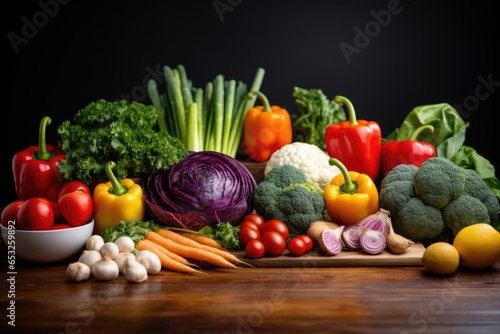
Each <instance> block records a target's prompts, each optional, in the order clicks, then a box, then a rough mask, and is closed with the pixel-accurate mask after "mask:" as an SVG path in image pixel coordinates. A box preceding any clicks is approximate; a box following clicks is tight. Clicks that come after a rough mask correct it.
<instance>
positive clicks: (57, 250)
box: [1, 219, 94, 263]
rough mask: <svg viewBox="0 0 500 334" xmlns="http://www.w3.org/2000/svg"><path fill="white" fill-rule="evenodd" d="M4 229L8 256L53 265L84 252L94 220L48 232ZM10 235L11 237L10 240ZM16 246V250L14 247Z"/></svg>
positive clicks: (3, 233) (3, 227) (3, 234)
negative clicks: (12, 255) (52, 263)
mask: <svg viewBox="0 0 500 334" xmlns="http://www.w3.org/2000/svg"><path fill="white" fill-rule="evenodd" d="M1 228H2V237H3V240H4V242H5V244H6V245H7V255H8V256H10V255H11V254H12V253H11V251H14V252H15V254H16V257H17V258H21V259H23V260H26V261H30V262H38V263H51V262H58V261H62V260H65V259H67V258H69V257H71V256H73V255H75V254H76V253H77V252H79V251H82V250H83V249H84V247H85V242H86V241H87V239H88V238H89V237H90V236H91V235H92V232H93V230H94V219H91V220H90V221H89V222H88V223H86V224H85V225H82V226H78V227H71V228H66V229H60V230H47V231H25V230H12V229H11V230H10V231H9V228H7V227H5V226H3V225H2V226H1ZM9 234H10V235H11V237H10V240H9ZM13 241H15V242H13ZM12 246H15V249H14V248H13V247H12Z"/></svg>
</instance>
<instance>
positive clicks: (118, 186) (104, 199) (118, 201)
mask: <svg viewBox="0 0 500 334" xmlns="http://www.w3.org/2000/svg"><path fill="white" fill-rule="evenodd" d="M114 166H115V163H114V162H113V161H110V162H108V163H107V164H106V166H105V170H106V175H107V176H108V179H109V181H108V182H106V183H100V184H98V185H97V186H96V187H95V188H94V193H93V200H94V213H93V218H94V233H95V234H101V233H102V231H104V230H106V229H108V228H112V227H115V226H116V225H118V224H119V223H120V221H121V220H123V221H125V222H128V221H130V220H132V219H134V220H137V221H140V220H143V219H144V215H145V212H146V204H145V201H144V196H143V191H142V187H141V186H140V185H139V184H137V183H135V182H134V181H133V180H132V179H128V178H125V179H123V180H122V181H121V182H119V181H118V179H117V178H116V176H115V175H114V174H113V171H112V169H113V167H114Z"/></svg>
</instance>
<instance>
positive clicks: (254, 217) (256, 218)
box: [243, 213, 266, 230]
mask: <svg viewBox="0 0 500 334" xmlns="http://www.w3.org/2000/svg"><path fill="white" fill-rule="evenodd" d="M248 221H250V222H254V223H255V224H257V226H259V230H260V229H262V226H263V225H264V223H265V222H266V220H265V219H264V217H262V216H261V215H259V214H257V213H250V214H248V215H246V216H245V218H243V222H248Z"/></svg>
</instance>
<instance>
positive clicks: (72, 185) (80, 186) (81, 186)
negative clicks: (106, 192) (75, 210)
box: [57, 181, 90, 199]
mask: <svg viewBox="0 0 500 334" xmlns="http://www.w3.org/2000/svg"><path fill="white" fill-rule="evenodd" d="M74 191H84V192H87V193H89V194H90V189H89V187H88V186H87V185H86V184H85V183H83V182H80V181H69V182H67V183H65V184H63V186H62V187H61V190H59V195H58V196H57V198H58V199H59V198H60V197H61V196H62V195H64V194H68V193H72V192H74Z"/></svg>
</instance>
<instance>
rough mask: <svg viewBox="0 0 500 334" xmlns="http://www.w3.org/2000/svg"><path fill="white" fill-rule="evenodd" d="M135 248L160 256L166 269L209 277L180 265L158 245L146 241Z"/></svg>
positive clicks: (140, 242) (141, 241) (138, 243)
mask: <svg viewBox="0 0 500 334" xmlns="http://www.w3.org/2000/svg"><path fill="white" fill-rule="evenodd" d="M135 248H136V249H137V250H139V251H140V250H149V251H151V252H153V253H155V254H156V255H157V256H158V258H159V259H160V261H161V265H162V267H163V268H165V269H168V270H172V271H176V272H179V273H187V274H195V275H204V276H205V275H207V274H206V273H204V272H202V271H199V270H196V269H194V268H192V267H190V266H187V265H185V264H183V263H180V262H178V261H176V260H173V259H171V258H170V257H168V256H167V255H166V254H165V253H163V252H162V251H161V250H160V249H159V247H158V246H157V245H155V244H154V243H150V242H148V241H147V240H145V239H143V240H140V241H139V242H137V244H136V245H135Z"/></svg>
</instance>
